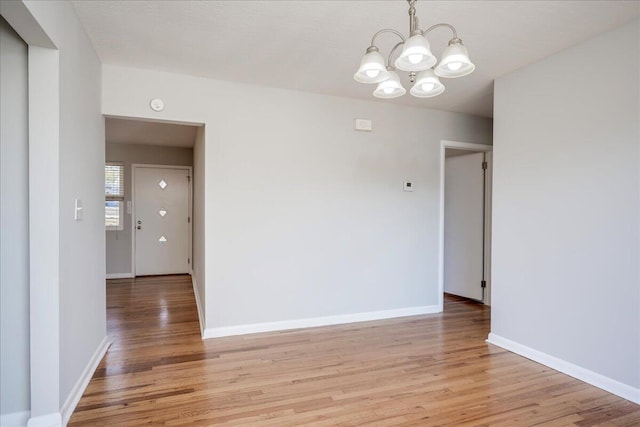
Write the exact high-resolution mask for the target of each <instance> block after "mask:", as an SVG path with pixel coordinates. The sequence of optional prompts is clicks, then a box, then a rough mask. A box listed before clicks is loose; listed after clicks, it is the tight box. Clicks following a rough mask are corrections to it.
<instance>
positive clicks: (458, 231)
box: [444, 153, 485, 300]
mask: <svg viewBox="0 0 640 427" xmlns="http://www.w3.org/2000/svg"><path fill="white" fill-rule="evenodd" d="M483 159H484V154H483V153H474V154H465V155H463V156H456V157H448V158H447V159H445V181H444V185H445V192H444V198H445V201H444V212H445V216H444V291H445V292H447V293H450V294H454V295H459V296H463V297H466V298H472V299H476V300H482V299H483V292H482V286H481V282H482V280H483V265H484V251H483V245H484V235H483V230H484V215H483V212H484V204H483V200H484V191H483V190H484V179H485V177H484V170H483V169H482V162H483Z"/></svg>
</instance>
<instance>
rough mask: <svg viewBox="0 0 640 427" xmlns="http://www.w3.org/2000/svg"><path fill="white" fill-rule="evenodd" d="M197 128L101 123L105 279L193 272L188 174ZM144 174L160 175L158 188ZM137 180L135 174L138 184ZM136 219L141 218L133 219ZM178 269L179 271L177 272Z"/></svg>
mask: <svg viewBox="0 0 640 427" xmlns="http://www.w3.org/2000/svg"><path fill="white" fill-rule="evenodd" d="M198 127H199V126H197V125H193V124H184V123H175V122H159V121H149V120H140V119H133V118H127V117H107V118H106V120H105V135H106V137H105V139H106V141H105V160H106V164H105V230H106V273H107V279H123V278H132V277H135V276H136V275H142V274H144V275H153V274H171V273H188V274H190V273H191V272H192V267H191V265H192V259H193V255H192V252H193V248H192V241H193V238H192V237H193V236H192V234H193V232H192V220H193V205H194V203H193V200H194V197H193V195H192V194H193V190H192V188H193V179H192V178H193V173H192V172H193V171H192V170H193V165H194V145H195V143H196V138H197V136H198V135H199V133H198ZM149 173H155V174H157V175H158V176H159V178H158V179H157V181H158V182H157V183H156V182H154V183H150V182H151V181H149V182H146V181H148V180H149V179H152V178H155V175H154V176H153V177H147V176H146V175H148V174H149ZM163 173H164V174H165V175H166V176H165V175H162V174H163ZM136 175H140V176H139V179H138V184H137V185H136V179H135V178H136ZM142 175H145V180H146V181H145V182H143V181H142V178H141V177H142ZM160 175H162V176H160ZM147 178H148V179H147ZM151 184H154V185H151ZM156 184H158V185H156ZM163 184H164V185H163ZM136 189H137V192H136ZM137 204H140V206H136V205H137ZM156 204H157V205H158V206H155V205H156ZM151 210H153V212H151ZM140 215H142V216H144V218H142V217H140V218H138V216H140ZM178 217H179V218H178ZM183 217H184V218H183ZM142 222H144V224H142ZM151 234H153V237H154V239H151V237H150V236H151ZM155 234H158V236H155ZM169 235H170V236H171V238H169V237H168V236H169ZM152 240H153V243H154V244H152V243H151V242H152ZM141 245H142V246H141ZM142 249H145V250H142ZM177 258H180V259H179V260H178V259H177ZM178 264H180V268H178V267H176V265H178ZM182 264H184V265H183V266H182ZM171 266H172V267H171ZM138 267H140V268H142V270H140V268H138ZM168 267H171V268H172V269H170V270H171V271H170V270H167V268H168ZM174 270H175V271H174Z"/></svg>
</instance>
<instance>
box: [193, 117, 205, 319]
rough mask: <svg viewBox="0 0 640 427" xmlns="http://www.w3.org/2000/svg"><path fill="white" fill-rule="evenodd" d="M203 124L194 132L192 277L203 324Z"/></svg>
mask: <svg viewBox="0 0 640 427" xmlns="http://www.w3.org/2000/svg"><path fill="white" fill-rule="evenodd" d="M205 132H206V129H205V128H204V126H201V127H199V128H198V131H197V133H196V141H195V146H194V147H193V160H194V162H193V240H192V242H193V264H192V268H193V279H194V280H195V282H196V285H197V290H198V296H197V297H198V298H199V301H198V305H199V308H200V311H201V312H200V313H199V315H200V316H202V318H201V319H200V325H201V326H204V318H205V310H206V306H205V304H204V301H205V288H204V283H205V264H204V260H205V252H204V236H205V227H206V224H205V209H204V204H205V187H204V171H205V166H204V159H205V145H204V133H205Z"/></svg>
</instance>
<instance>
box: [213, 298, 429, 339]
mask: <svg viewBox="0 0 640 427" xmlns="http://www.w3.org/2000/svg"><path fill="white" fill-rule="evenodd" d="M440 311H442V310H440V308H439V307H438V306H437V305H425V306H421V307H407V308H398V309H394V310H383V311H370V312H365V313H353V314H343V315H338V316H326V317H313V318H308V319H296V320H285V321H281V322H268V323H253V324H249V325H237V326H223V327H219V328H206V329H205V330H204V333H203V334H202V339H207V338H220V337H228V336H232V335H245V334H255V333H258V332H273V331H283V330H287V329H300V328H314V327H318V326H329V325H340V324H343V323H354V322H367V321H371V320H381V319H391V318H394V317H405V316H418V315H421V314H432V313H439V312H440Z"/></svg>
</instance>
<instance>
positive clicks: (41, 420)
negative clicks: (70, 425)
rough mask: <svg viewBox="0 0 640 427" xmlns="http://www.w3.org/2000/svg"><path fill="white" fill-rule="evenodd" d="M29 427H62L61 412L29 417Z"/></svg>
mask: <svg viewBox="0 0 640 427" xmlns="http://www.w3.org/2000/svg"><path fill="white" fill-rule="evenodd" d="M65 425H66V423H65ZM27 427H62V417H61V415H60V412H54V413H52V414H47V415H40V416H39V417H33V418H29V422H28V423H27Z"/></svg>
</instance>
